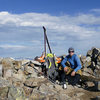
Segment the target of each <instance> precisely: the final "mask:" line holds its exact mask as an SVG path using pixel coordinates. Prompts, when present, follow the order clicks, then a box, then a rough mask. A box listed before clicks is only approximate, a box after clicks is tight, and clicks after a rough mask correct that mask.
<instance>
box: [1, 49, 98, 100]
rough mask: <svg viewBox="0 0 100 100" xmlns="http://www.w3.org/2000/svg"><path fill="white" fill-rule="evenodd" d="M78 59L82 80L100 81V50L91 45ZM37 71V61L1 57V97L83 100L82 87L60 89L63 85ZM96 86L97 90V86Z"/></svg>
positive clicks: (39, 65) (6, 99) (38, 99)
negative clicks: (84, 54)
mask: <svg viewBox="0 0 100 100" xmlns="http://www.w3.org/2000/svg"><path fill="white" fill-rule="evenodd" d="M80 60H81V63H82V66H83V68H82V71H83V77H82V80H83V81H87V80H88V81H89V82H90V81H91V80H93V81H96V82H99V79H100V49H98V48H92V49H91V50H89V51H88V52H87V55H86V56H80ZM39 72H41V64H40V63H39V62H37V61H30V60H20V61H17V60H14V59H11V58H3V59H0V100H67V99H68V100H76V99H77V100H82V98H81V97H82V96H83V97H84V95H85V90H83V89H82V88H81V89H78V87H73V86H71V85H67V90H63V89H62V86H60V85H58V84H53V83H52V82H50V81H49V80H47V78H45V77H44V76H40V75H39ZM89 82H88V84H89V85H90V84H91V82H90V83H89ZM97 86H98V89H99V88H100V85H99V84H98V85H97ZM96 96H98V95H96ZM83 100H84V99H83Z"/></svg>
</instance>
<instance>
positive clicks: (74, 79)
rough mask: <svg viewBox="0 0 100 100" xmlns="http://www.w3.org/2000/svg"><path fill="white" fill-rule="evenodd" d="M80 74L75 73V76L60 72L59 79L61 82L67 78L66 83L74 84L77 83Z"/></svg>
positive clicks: (64, 81)
mask: <svg viewBox="0 0 100 100" xmlns="http://www.w3.org/2000/svg"><path fill="white" fill-rule="evenodd" d="M80 77H81V76H80V75H79V74H75V76H71V74H68V75H66V73H65V72H64V73H62V75H61V79H62V82H63V84H64V83H66V79H67V80H68V83H69V84H71V85H73V86H74V85H76V84H77V83H79V81H80Z"/></svg>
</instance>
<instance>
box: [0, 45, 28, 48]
mask: <svg viewBox="0 0 100 100" xmlns="http://www.w3.org/2000/svg"><path fill="white" fill-rule="evenodd" d="M0 48H3V49H25V48H27V47H26V46H23V45H10V44H3V45H0Z"/></svg>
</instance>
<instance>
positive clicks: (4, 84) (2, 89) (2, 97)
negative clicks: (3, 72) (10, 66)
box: [0, 78, 10, 100]
mask: <svg viewBox="0 0 100 100" xmlns="http://www.w3.org/2000/svg"><path fill="white" fill-rule="evenodd" d="M9 87H10V83H9V81H7V80H5V79H3V78H0V100H6V99H7V97H8V91H9Z"/></svg>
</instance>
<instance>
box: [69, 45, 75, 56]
mask: <svg viewBox="0 0 100 100" xmlns="http://www.w3.org/2000/svg"><path fill="white" fill-rule="evenodd" d="M68 53H69V55H70V56H73V54H74V48H72V47H70V48H69V49H68Z"/></svg>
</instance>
